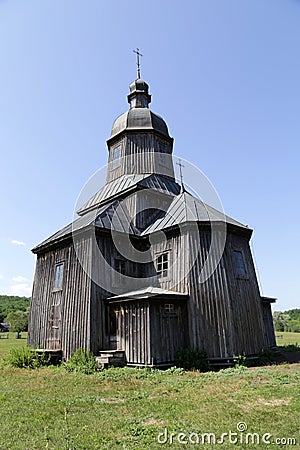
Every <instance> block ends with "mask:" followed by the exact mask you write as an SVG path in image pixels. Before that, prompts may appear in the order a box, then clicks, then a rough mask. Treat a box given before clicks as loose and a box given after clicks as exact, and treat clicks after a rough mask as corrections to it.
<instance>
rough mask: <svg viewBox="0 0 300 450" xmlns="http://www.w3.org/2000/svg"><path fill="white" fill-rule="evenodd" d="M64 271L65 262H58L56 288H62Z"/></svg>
mask: <svg viewBox="0 0 300 450" xmlns="http://www.w3.org/2000/svg"><path fill="white" fill-rule="evenodd" d="M63 273H64V265H63V263H61V264H57V266H56V267H55V280H54V289H61V288H62V283H63Z"/></svg>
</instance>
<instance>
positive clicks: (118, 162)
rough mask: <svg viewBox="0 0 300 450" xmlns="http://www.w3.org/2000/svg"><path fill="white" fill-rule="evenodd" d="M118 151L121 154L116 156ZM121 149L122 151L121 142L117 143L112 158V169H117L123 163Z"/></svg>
mask: <svg viewBox="0 0 300 450" xmlns="http://www.w3.org/2000/svg"><path fill="white" fill-rule="evenodd" d="M117 151H118V153H119V156H118V157H117V158H116V157H115V154H116V152H117ZM121 151H122V146H121V144H118V145H116V146H115V147H114V148H113V149H112V159H111V163H112V169H117V168H118V167H120V165H121Z"/></svg>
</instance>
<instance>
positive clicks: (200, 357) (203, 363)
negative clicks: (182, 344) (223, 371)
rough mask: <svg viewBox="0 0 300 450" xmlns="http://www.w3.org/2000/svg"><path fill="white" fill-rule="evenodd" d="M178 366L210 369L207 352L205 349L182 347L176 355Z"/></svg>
mask: <svg viewBox="0 0 300 450" xmlns="http://www.w3.org/2000/svg"><path fill="white" fill-rule="evenodd" d="M175 364H176V367H180V368H182V369H185V370H199V371H200V372H205V371H207V370H208V361H207V353H206V351H205V350H194V349H191V348H190V349H182V350H179V351H178V352H177V353H176V355H175Z"/></svg>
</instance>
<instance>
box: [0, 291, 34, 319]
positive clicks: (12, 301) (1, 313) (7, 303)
mask: <svg viewBox="0 0 300 450" xmlns="http://www.w3.org/2000/svg"><path fill="white" fill-rule="evenodd" d="M29 305H30V298H29V297H18V296H13V295H0V322H3V321H4V319H5V317H6V316H7V315H8V314H9V313H11V312H16V311H22V312H26V311H28V309H29Z"/></svg>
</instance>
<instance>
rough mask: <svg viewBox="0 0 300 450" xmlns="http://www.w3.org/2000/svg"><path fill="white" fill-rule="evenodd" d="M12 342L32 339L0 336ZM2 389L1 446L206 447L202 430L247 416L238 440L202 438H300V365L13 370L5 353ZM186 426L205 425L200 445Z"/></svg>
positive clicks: (229, 425) (4, 346)
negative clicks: (82, 371)
mask: <svg viewBox="0 0 300 450" xmlns="http://www.w3.org/2000/svg"><path fill="white" fill-rule="evenodd" d="M4 341H9V342H10V343H11V345H15V344H16V345H20V344H24V343H25V342H26V341H25V339H22V340H15V339H13V337H12V338H11V337H10V338H9V339H7V340H4V339H3V340H0V350H1V354H2V355H3V354H5V353H7V351H8V345H9V344H8V342H5V343H4ZM20 341H21V342H20ZM0 398H1V407H2V414H1V427H0V437H1V439H0V449H1V450H2V449H3V450H4V449H10V450H17V449H18V450H23V449H24V450H33V449H38V450H41V449H74V450H75V449H76V450H78V449H82V450H93V449H103V450H105V449H107V450H108V449H109V450H114V449H123V450H126V449H128V450H129V449H130V450H131V449H137V450H144V449H149V450H156V449H160V448H170V449H182V448H188V449H189V448H199V447H201V439H202V436H201V435H202V433H205V432H207V433H215V434H216V437H217V438H218V439H220V436H221V434H222V433H229V430H232V432H237V424H239V423H241V422H244V423H245V424H246V425H247V431H244V432H243V431H238V439H239V440H242V442H240V443H239V444H234V443H231V444H230V443H229V440H228V437H227V439H226V437H225V438H224V440H225V443H223V444H222V445H221V444H216V445H211V444H208V443H207V439H208V437H206V441H205V445H202V447H203V448H207V449H211V448H216V449H218V448H219V449H230V448H238V449H246V448H248V446H249V447H250V448H252V449H254V448H266V446H267V444H264V443H261V444H260V445H257V444H251V445H250V444H249V445H246V444H245V441H243V439H246V434H247V433H258V434H259V435H260V437H259V438H260V439H261V436H262V435H263V434H264V433H270V434H271V435H272V437H270V442H275V439H278V438H279V439H281V438H295V439H296V441H297V445H291V444H289V445H284V444H281V445H276V446H275V448H276V447H277V448H299V445H300V435H299V429H300V426H299V423H300V365H299V364H294V365H282V366H270V367H261V368H255V369H246V368H237V369H227V370H225V371H220V372H218V373H213V372H209V373H204V374H200V373H197V372H188V373H183V372H182V371H181V370H178V369H177V370H175V371H174V373H172V371H165V372H162V371H151V370H150V369H141V370H139V369H130V368H124V369H107V370H106V371H102V372H100V373H96V374H94V375H83V374H79V373H68V372H66V371H65V369H63V368H62V367H56V368H55V367H49V368H43V369H35V370H28V369H14V368H11V367H9V366H7V365H6V364H5V363H4V362H3V360H2V362H0ZM239 427H242V425H239ZM165 429H167V430H168V433H169V434H168V443H167V444H160V443H158V440H157V437H158V434H159V433H162V432H164V430H165ZM180 432H182V433H186V434H187V437H191V440H192V441H193V442H196V441H195V440H196V438H197V437H196V435H195V434H194V435H191V434H190V433H192V432H194V433H198V436H199V438H200V445H198V446H197V445H195V444H191V443H189V444H183V443H179V442H178V433H180ZM171 433H175V436H174V438H173V444H170V434H171ZM179 438H180V436H179ZM181 439H184V440H185V439H186V438H184V437H182V436H181ZM232 439H235V436H233V437H232ZM255 439H257V437H256V438H255ZM163 440H164V436H161V441H163ZM171 440H172V438H171ZM271 446H272V445H271ZM273 447H274V445H273Z"/></svg>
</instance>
